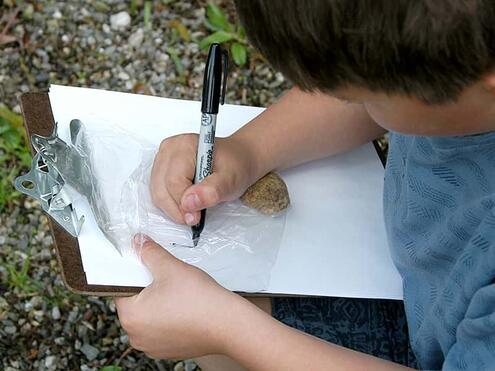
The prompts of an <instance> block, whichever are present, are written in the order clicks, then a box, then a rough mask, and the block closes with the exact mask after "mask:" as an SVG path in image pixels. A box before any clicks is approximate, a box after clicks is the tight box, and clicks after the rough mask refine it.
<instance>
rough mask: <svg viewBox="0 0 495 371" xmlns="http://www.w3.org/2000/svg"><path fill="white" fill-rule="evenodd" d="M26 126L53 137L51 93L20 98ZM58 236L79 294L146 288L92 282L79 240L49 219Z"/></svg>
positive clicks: (60, 254)
mask: <svg viewBox="0 0 495 371" xmlns="http://www.w3.org/2000/svg"><path fill="white" fill-rule="evenodd" d="M20 101H21V107H22V114H23V116H24V125H25V128H26V131H27V133H28V136H29V137H31V134H39V135H43V136H49V135H50V134H51V133H52V132H53V127H54V126H55V122H54V119H53V113H52V108H51V106H50V99H49V97H48V93H24V94H22V95H21V97H20ZM48 219H49V222H50V228H51V230H52V234H53V237H54V243H55V251H56V254H57V260H58V263H59V266H60V269H61V272H62V279H63V281H64V283H65V285H66V286H67V288H68V289H69V290H71V291H73V292H75V293H77V294H83V295H97V296H128V295H133V294H136V293H138V292H139V291H141V290H142V289H143V287H128V286H105V285H89V284H88V282H87V280H86V274H85V272H84V269H83V265H82V261H81V253H80V251H79V243H78V242H77V238H74V237H72V236H71V235H70V234H69V233H68V232H66V231H65V230H64V229H63V228H62V227H60V226H59V225H58V224H57V223H55V222H53V221H52V220H51V218H48Z"/></svg>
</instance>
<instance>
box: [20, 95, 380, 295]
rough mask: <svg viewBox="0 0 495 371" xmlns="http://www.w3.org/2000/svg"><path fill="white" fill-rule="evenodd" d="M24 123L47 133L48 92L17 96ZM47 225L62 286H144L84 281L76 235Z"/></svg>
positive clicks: (98, 290) (119, 289)
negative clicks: (110, 284)
mask: <svg viewBox="0 0 495 371" xmlns="http://www.w3.org/2000/svg"><path fill="white" fill-rule="evenodd" d="M20 102H21V108H22V114H23V116H24V125H25V129H26V131H27V133H28V137H29V138H30V137H31V135H32V134H39V135H43V136H48V135H50V134H51V133H52V132H53V128H54V126H55V122H54V117H53V113H52V108H51V104H50V99H49V95H48V93H24V94H22V95H21V96H20ZM373 144H374V147H375V150H376V151H377V154H378V156H379V158H380V160H381V161H382V164H383V165H384V164H385V156H384V153H383V152H382V151H381V149H380V147H379V146H378V144H377V142H373ZM49 225H50V229H51V232H52V235H53V237H54V244H55V252H56V255H57V260H58V263H59V266H60V270H61V274H62V279H63V282H64V284H65V285H66V287H67V288H68V289H69V290H70V291H72V292H74V293H77V294H82V295H95V296H129V295H134V294H136V293H139V292H140V291H141V290H142V289H143V288H144V287H135V286H109V285H94V284H88V282H87V279H86V274H85V272H84V269H83V265H82V260H81V253H80V247H79V243H78V240H77V238H75V237H73V236H71V235H70V234H69V233H68V232H66V231H65V230H64V229H63V228H62V227H60V226H59V225H58V224H57V223H54V222H53V221H52V220H51V218H49ZM247 295H249V296H305V295H293V294H287V295H285V294H284V295H279V294H263V293H256V294H247Z"/></svg>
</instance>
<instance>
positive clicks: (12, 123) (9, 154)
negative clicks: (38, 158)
mask: <svg viewBox="0 0 495 371" xmlns="http://www.w3.org/2000/svg"><path fill="white" fill-rule="evenodd" d="M30 164H31V154H30V152H29V148H28V146H27V138H26V134H25V131H24V127H23V123H22V117H21V116H20V115H18V114H16V113H14V112H12V111H11V110H9V109H8V108H7V107H5V106H0V212H4V211H5V209H6V208H8V207H10V206H12V205H13V204H14V203H15V202H16V201H18V200H19V199H20V197H21V193H20V192H18V191H16V190H15V188H14V186H13V182H14V179H15V177H17V176H18V175H19V174H20V173H21V172H24V171H25V170H27V169H28V168H29V166H30Z"/></svg>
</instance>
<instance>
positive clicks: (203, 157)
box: [191, 44, 228, 246]
mask: <svg viewBox="0 0 495 371" xmlns="http://www.w3.org/2000/svg"><path fill="white" fill-rule="evenodd" d="M227 60H228V55H227V51H226V50H224V49H222V47H221V46H220V45H219V44H212V45H211V46H210V50H209V52H208V59H207V61H206V67H205V73H204V78H203V95H202V97H201V126H200V131H199V138H198V152H197V155H196V172H195V174H194V183H195V184H197V183H200V182H201V181H202V180H203V179H204V178H206V177H207V176H209V175H210V174H211V172H212V169H213V151H214V148H215V127H216V124H217V114H218V107H219V105H220V104H224V102H225V87H226V85H227V63H228V62H227ZM222 80H223V83H222ZM205 219H206V209H203V210H201V219H200V220H199V223H198V224H196V225H193V226H192V227H191V230H192V240H193V244H194V246H197V245H198V242H199V236H200V235H201V232H202V231H203V228H204V226H205Z"/></svg>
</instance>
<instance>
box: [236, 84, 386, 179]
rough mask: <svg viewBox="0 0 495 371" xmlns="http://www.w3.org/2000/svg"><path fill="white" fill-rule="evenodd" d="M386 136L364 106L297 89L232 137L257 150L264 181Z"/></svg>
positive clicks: (292, 90)
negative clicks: (276, 173) (278, 172)
mask: <svg viewBox="0 0 495 371" xmlns="http://www.w3.org/2000/svg"><path fill="white" fill-rule="evenodd" d="M385 132H386V130H385V129H383V128H382V127H380V126H378V125H377V124H376V123H375V122H374V121H373V120H372V119H371V118H370V116H369V115H368V113H367V112H366V110H365V109H364V107H363V106H362V105H361V104H354V103H344V102H342V101H340V100H338V99H336V98H334V97H331V96H329V95H326V94H322V93H306V92H303V91H301V90H300V89H298V88H293V89H291V90H290V91H289V92H288V93H287V94H285V95H284V96H283V97H282V98H281V99H280V100H279V101H277V102H276V103H274V104H272V105H271V106H270V107H269V108H268V109H266V110H265V111H264V112H263V113H262V114H260V115H259V116H258V117H256V118H255V119H254V120H252V121H251V122H250V123H249V124H248V125H246V126H244V127H243V128H241V129H240V130H238V131H237V132H236V133H235V134H234V135H233V136H232V137H233V138H237V139H240V140H243V141H244V142H246V143H247V145H248V146H249V147H250V148H253V149H254V150H253V153H254V154H257V158H256V163H258V164H259V166H260V169H259V170H258V172H257V174H256V175H257V176H258V177H261V176H263V175H265V174H266V173H268V172H269V171H271V170H274V169H284V168H288V167H291V166H295V165H298V164H301V163H304V162H307V161H310V160H315V159H319V158H323V157H327V156H331V155H335V154H337V153H341V152H344V151H347V150H349V149H352V148H354V147H356V146H359V145H361V144H364V143H367V142H370V141H372V140H374V139H377V138H379V137H380V136H382V135H383V134H384V133H385Z"/></svg>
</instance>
